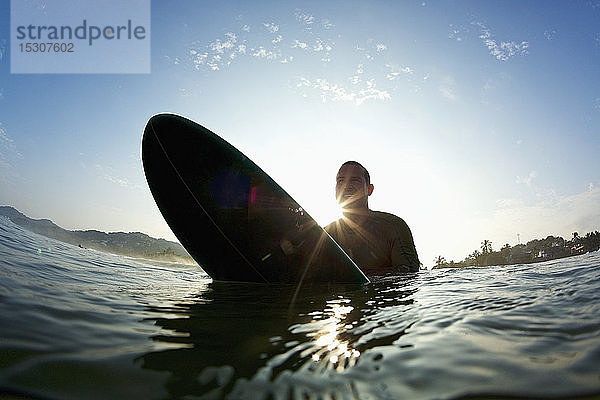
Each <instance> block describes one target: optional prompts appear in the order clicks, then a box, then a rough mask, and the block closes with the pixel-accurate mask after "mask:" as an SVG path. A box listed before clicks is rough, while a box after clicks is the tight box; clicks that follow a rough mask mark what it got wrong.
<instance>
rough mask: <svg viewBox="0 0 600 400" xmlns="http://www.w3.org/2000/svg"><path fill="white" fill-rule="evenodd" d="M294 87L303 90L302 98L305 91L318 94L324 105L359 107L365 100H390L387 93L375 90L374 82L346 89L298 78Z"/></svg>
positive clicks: (322, 80)
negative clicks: (343, 104)
mask: <svg viewBox="0 0 600 400" xmlns="http://www.w3.org/2000/svg"><path fill="white" fill-rule="evenodd" d="M296 87H297V88H298V89H299V90H304V92H303V95H304V96H307V94H306V90H307V89H310V90H315V91H317V92H318V93H320V97H321V101H322V102H324V103H326V102H328V101H334V102H338V101H341V102H350V103H354V104H356V105H361V104H362V103H364V102H365V101H367V100H388V99H390V98H391V96H390V94H389V92H387V91H385V90H379V89H377V88H376V87H375V82H374V81H372V80H368V81H365V82H364V85H362V86H361V87H359V88H352V89H348V88H346V87H344V86H342V85H338V84H335V83H331V82H329V81H328V80H326V79H322V78H317V79H314V80H310V79H307V78H299V79H298V81H297V83H296Z"/></svg>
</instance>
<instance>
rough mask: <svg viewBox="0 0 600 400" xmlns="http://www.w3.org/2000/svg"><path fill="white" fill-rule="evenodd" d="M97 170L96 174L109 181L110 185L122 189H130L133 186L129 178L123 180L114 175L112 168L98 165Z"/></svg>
mask: <svg viewBox="0 0 600 400" xmlns="http://www.w3.org/2000/svg"><path fill="white" fill-rule="evenodd" d="M95 168H96V173H97V175H98V176H99V177H100V178H101V179H104V180H105V181H108V182H110V183H114V184H116V185H118V186H121V187H130V186H131V184H130V182H129V180H128V179H127V178H121V177H117V176H115V175H114V171H113V170H112V168H110V167H104V166H102V165H100V164H96V165H95Z"/></svg>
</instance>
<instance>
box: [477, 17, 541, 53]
mask: <svg viewBox="0 0 600 400" xmlns="http://www.w3.org/2000/svg"><path fill="white" fill-rule="evenodd" d="M472 24H473V25H475V26H477V27H478V28H479V39H481V40H482V41H483V43H484V44H485V46H486V47H487V48H488V50H489V51H490V54H491V55H492V56H494V57H495V58H496V59H497V60H500V61H507V60H509V59H511V58H512V57H514V56H518V55H521V56H525V55H527V54H528V53H529V42H527V41H522V42H520V43H517V42H503V41H502V42H497V41H496V40H494V38H493V35H492V32H491V31H490V29H488V27H487V26H485V24H483V23H482V22H473V23H472Z"/></svg>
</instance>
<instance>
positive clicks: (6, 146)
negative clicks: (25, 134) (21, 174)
mask: <svg viewBox="0 0 600 400" xmlns="http://www.w3.org/2000/svg"><path fill="white" fill-rule="evenodd" d="M22 157H23V156H22V155H21V153H20V152H19V151H18V149H17V146H16V145H15V144H14V141H13V139H12V138H11V137H10V136H9V134H8V132H7V131H6V129H4V127H3V126H2V123H0V183H2V184H13V183H14V179H15V178H17V177H18V173H17V172H16V169H15V167H14V163H15V161H16V160H17V159H20V158H22Z"/></svg>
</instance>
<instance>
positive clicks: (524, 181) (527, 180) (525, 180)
mask: <svg viewBox="0 0 600 400" xmlns="http://www.w3.org/2000/svg"><path fill="white" fill-rule="evenodd" d="M537 176H538V173H537V171H530V172H529V173H528V174H527V176H525V177H521V176H517V178H516V183H518V184H520V185H526V186H529V187H531V184H532V183H533V180H534V179H535V178H537Z"/></svg>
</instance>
